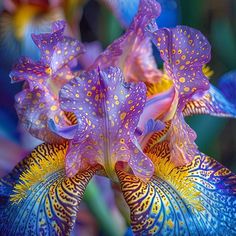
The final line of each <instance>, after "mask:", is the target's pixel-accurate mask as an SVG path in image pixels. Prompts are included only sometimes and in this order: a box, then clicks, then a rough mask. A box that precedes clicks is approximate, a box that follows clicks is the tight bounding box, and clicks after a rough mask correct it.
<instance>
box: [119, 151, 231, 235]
mask: <svg viewBox="0 0 236 236" xmlns="http://www.w3.org/2000/svg"><path fill="white" fill-rule="evenodd" d="M152 160H153V162H154V163H155V160H156V163H155V164H156V165H155V166H156V168H155V176H154V177H153V178H152V179H151V181H150V182H149V183H144V182H142V181H141V180H140V179H139V178H137V177H135V176H133V175H131V174H127V173H126V172H124V171H121V170H117V175H118V178H119V180H120V183H121V190H122V191H123V194H124V198H125V200H126V202H127V204H128V205H129V207H130V211H131V215H130V216H131V225H132V229H133V232H134V234H136V235H234V234H235V233H236V230H235V223H236V177H235V175H234V174H233V173H231V172H230V171H229V170H228V169H227V168H225V167H223V166H222V165H221V164H219V163H218V162H216V161H215V160H213V159H211V158H210V157H207V156H205V155H203V154H201V155H198V156H195V158H194V160H193V162H192V163H190V164H189V165H186V166H184V167H182V168H177V167H175V165H174V164H172V163H171V162H170V161H169V160H168V159H167V158H161V157H159V160H158V158H157V157H154V158H152Z"/></svg>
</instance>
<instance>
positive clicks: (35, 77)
mask: <svg viewBox="0 0 236 236" xmlns="http://www.w3.org/2000/svg"><path fill="white" fill-rule="evenodd" d="M64 29H65V22H63V21H57V22H54V23H53V25H52V32H51V33H44V34H39V35H32V37H33V40H34V42H35V44H36V45H37V46H38V48H39V49H40V54H41V58H40V60H39V61H37V62H35V61H32V60H31V59H28V58H22V59H21V60H20V61H19V63H18V64H16V65H15V66H14V68H13V70H12V72H11V74H10V76H11V79H12V81H13V82H18V81H26V84H25V87H24V90H23V91H22V92H20V93H19V94H17V96H16V108H17V113H18V116H19V118H20V121H21V122H22V124H23V127H25V128H26V129H27V130H28V131H29V132H30V133H31V134H32V135H33V136H35V137H37V138H39V139H42V140H44V141H46V142H58V141H62V138H59V136H58V135H56V134H55V133H54V132H51V130H50V128H49V127H48V121H49V120H50V119H52V120H53V121H54V122H55V123H56V124H60V126H68V125H69V124H70V121H69V120H68V119H67V117H66V115H65V114H64V112H63V111H62V110H61V109H60V107H59V101H58V96H59V90H60V89H61V87H62V86H63V85H64V84H65V83H66V82H68V81H69V80H71V79H72V78H74V76H75V75H74V74H73V72H72V71H71V66H73V64H74V62H75V60H77V57H78V56H79V55H80V54H81V53H83V52H84V48H83V46H82V45H81V43H80V42H79V41H77V40H75V39H72V38H69V37H67V36H64V35H63V33H64Z"/></svg>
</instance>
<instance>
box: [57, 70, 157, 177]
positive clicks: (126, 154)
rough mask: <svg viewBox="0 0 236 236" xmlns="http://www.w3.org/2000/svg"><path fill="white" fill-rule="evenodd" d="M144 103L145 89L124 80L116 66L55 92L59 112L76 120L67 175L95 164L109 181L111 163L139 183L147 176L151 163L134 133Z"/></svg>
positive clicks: (150, 171) (85, 76)
mask: <svg viewBox="0 0 236 236" xmlns="http://www.w3.org/2000/svg"><path fill="white" fill-rule="evenodd" d="M145 101H146V86H145V85H144V84H143V83H126V82H124V78H123V75H122V73H121V70H120V69H118V68H117V67H109V68H106V69H104V70H100V69H98V70H93V71H90V72H85V73H83V74H81V76H80V77H79V78H75V79H73V80H71V81H70V82H69V83H68V84H66V85H65V86H64V87H63V88H62V90H61V92H60V102H61V108H62V109H63V110H65V111H67V112H73V113H75V115H76V116H77V120H78V130H77V132H76V134H75V136H74V139H73V140H72V141H71V142H70V146H69V149H68V152H67V157H66V170H67V174H68V175H69V176H71V175H74V174H75V173H77V172H78V170H79V169H81V168H83V166H84V165H86V163H89V164H90V165H93V164H96V163H99V164H101V165H102V166H104V168H105V171H106V172H107V175H108V176H110V177H112V176H111V172H114V167H115V164H116V162H118V161H123V162H128V163H129V164H130V167H131V168H132V170H133V172H134V173H135V174H136V175H138V176H139V177H141V178H142V179H147V178H150V177H151V175H152V172H153V166H152V163H151V161H150V160H149V159H148V158H147V157H146V156H145V155H144V154H143V153H142V151H140V150H139V147H138V145H137V142H136V138H135V135H134V133H135V129H136V127H137V124H138V120H139V117H140V115H141V113H142V111H143V107H144V104H145Z"/></svg>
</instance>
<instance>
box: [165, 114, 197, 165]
mask: <svg viewBox="0 0 236 236" xmlns="http://www.w3.org/2000/svg"><path fill="white" fill-rule="evenodd" d="M196 138H197V135H196V133H195V132H194V130H192V129H191V127H190V126H189V125H188V124H187V123H186V122H185V120H184V117H183V115H182V113H180V112H176V114H175V116H174V118H173V119H172V122H171V127H170V130H169V132H168V134H167V140H168V141H169V147H170V151H171V160H172V161H173V162H174V163H175V164H176V166H181V165H185V164H187V163H189V162H191V161H192V160H193V158H194V157H195V156H196V155H197V154H199V151H198V149H197V145H196V144H195V142H194V141H195V140H196Z"/></svg>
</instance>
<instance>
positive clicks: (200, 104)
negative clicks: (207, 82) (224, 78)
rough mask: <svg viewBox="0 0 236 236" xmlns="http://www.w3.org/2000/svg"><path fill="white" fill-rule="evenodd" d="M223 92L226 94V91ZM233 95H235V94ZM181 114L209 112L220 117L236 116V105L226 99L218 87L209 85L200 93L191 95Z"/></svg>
mask: <svg viewBox="0 0 236 236" xmlns="http://www.w3.org/2000/svg"><path fill="white" fill-rule="evenodd" d="M235 91H236V90H235ZM235 91H234V92H235ZM225 92H226V96H227V91H225ZM234 96H235V97H236V95H234ZM232 97H233V96H232ZM183 114H184V115H185V116H189V115H194V114H209V115H213V116H220V117H236V106H235V105H234V104H233V103H231V102H230V100H227V99H226V97H225V96H224V95H223V93H222V92H221V91H220V90H219V89H217V88H216V87H214V86H213V85H211V86H210V89H209V90H208V91H206V92H204V93H203V94H202V95H201V94H200V95H196V96H193V97H192V99H191V100H190V101H189V102H187V103H186V105H185V107H184V110H183Z"/></svg>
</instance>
